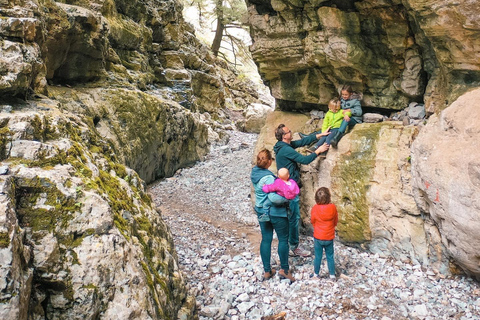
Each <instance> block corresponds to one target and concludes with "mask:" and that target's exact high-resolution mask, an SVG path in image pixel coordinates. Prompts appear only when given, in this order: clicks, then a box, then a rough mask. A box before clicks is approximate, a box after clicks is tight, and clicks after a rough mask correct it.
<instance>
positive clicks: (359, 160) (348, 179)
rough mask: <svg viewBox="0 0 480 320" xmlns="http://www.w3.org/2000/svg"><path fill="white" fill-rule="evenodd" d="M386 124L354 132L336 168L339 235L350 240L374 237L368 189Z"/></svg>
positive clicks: (363, 127) (334, 181)
mask: <svg viewBox="0 0 480 320" xmlns="http://www.w3.org/2000/svg"><path fill="white" fill-rule="evenodd" d="M383 125H389V124H378V125H374V126H357V127H356V128H355V130H353V131H352V132H351V133H350V134H351V135H352V136H351V139H350V141H351V147H350V151H349V152H347V153H345V154H342V155H341V156H340V158H339V161H338V162H337V163H336V165H335V167H334V168H333V170H332V174H331V177H332V193H333V198H334V202H335V204H336V205H337V207H338V211H339V221H338V226H337V230H338V235H339V238H340V239H341V240H342V241H344V242H346V243H352V244H353V243H363V242H365V241H369V240H370V239H371V231H370V226H369V207H368V201H367V191H368V189H369V187H370V181H371V178H372V175H373V169H374V168H375V157H376V154H377V148H376V141H377V139H378V135H379V132H380V129H381V127H382V126H383Z"/></svg>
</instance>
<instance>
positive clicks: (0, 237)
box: [0, 232, 10, 248]
mask: <svg viewBox="0 0 480 320" xmlns="http://www.w3.org/2000/svg"><path fill="white" fill-rule="evenodd" d="M9 245H10V235H9V234H8V232H0V248H7V247H8V246H9Z"/></svg>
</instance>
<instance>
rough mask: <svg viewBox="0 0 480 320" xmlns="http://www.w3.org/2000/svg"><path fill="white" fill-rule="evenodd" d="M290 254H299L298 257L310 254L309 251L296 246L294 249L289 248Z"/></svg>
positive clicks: (295, 255)
mask: <svg viewBox="0 0 480 320" xmlns="http://www.w3.org/2000/svg"><path fill="white" fill-rule="evenodd" d="M290 256H291V257H297V256H300V257H310V256H311V254H310V252H309V251H307V250H303V249H302V248H300V247H297V248H296V249H294V250H290Z"/></svg>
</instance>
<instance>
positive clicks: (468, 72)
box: [247, 0, 480, 113]
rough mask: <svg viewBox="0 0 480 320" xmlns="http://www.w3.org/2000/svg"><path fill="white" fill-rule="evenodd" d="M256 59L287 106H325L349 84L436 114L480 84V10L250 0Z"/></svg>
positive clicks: (379, 101)
mask: <svg viewBox="0 0 480 320" xmlns="http://www.w3.org/2000/svg"><path fill="white" fill-rule="evenodd" d="M247 3H248V4H249V9H248V12H249V22H248V23H249V24H250V26H251V29H250V30H251V35H252V38H253V40H254V43H253V45H252V46H251V50H252V54H253V58H254V59H255V61H256V62H257V64H258V66H259V71H260V73H261V75H262V76H263V78H264V80H265V81H266V82H267V83H268V84H269V86H270V88H271V90H272V94H273V96H274V97H275V98H276V99H277V102H278V105H279V106H280V107H281V108H283V109H285V110H293V109H311V108H313V107H318V105H326V104H327V102H328V100H329V99H331V98H332V97H333V96H336V95H338V89H339V87H341V86H342V85H343V84H345V83H347V84H351V85H353V88H354V90H356V91H360V92H363V93H364V99H363V102H362V103H363V105H365V106H367V107H377V108H385V109H402V108H405V107H406V106H407V105H408V102H411V101H422V100H424V102H425V103H426V107H427V111H428V112H430V113H432V112H434V111H436V110H441V109H443V108H445V107H446V106H447V105H448V104H449V103H451V102H452V101H454V100H455V99H456V98H457V97H458V96H459V95H460V94H462V93H463V92H465V91H466V90H467V89H468V87H474V86H478V85H479V84H480V62H479V61H480V53H479V50H478V46H479V45H480V43H479V42H480V25H479V23H478V19H476V18H475V16H476V15H478V11H479V9H478V8H477V7H476V4H475V3H474V2H460V3H457V2H455V3H451V2H448V1H443V2H442V1H441V2H438V1H413V0H404V1H377V0H371V1H335V0H333V1H321V0H316V1H314V0H311V1H301V0H297V1H286V0H272V1H258V0H257V1H247Z"/></svg>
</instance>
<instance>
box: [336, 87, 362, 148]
mask: <svg viewBox="0 0 480 320" xmlns="http://www.w3.org/2000/svg"><path fill="white" fill-rule="evenodd" d="M340 103H341V107H342V110H341V111H342V113H343V121H342V124H341V126H340V128H339V129H338V131H337V133H336V134H335V135H334V136H333V137H332V139H331V141H330V144H331V146H332V147H334V148H336V147H337V144H338V142H339V141H340V139H341V138H342V137H343V134H344V133H345V131H346V130H347V127H349V128H350V129H351V128H353V127H354V126H355V125H356V124H357V123H362V106H361V104H360V101H359V100H358V99H356V97H354V96H353V90H352V87H351V86H349V85H344V86H343V87H342V90H341V91H340Z"/></svg>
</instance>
